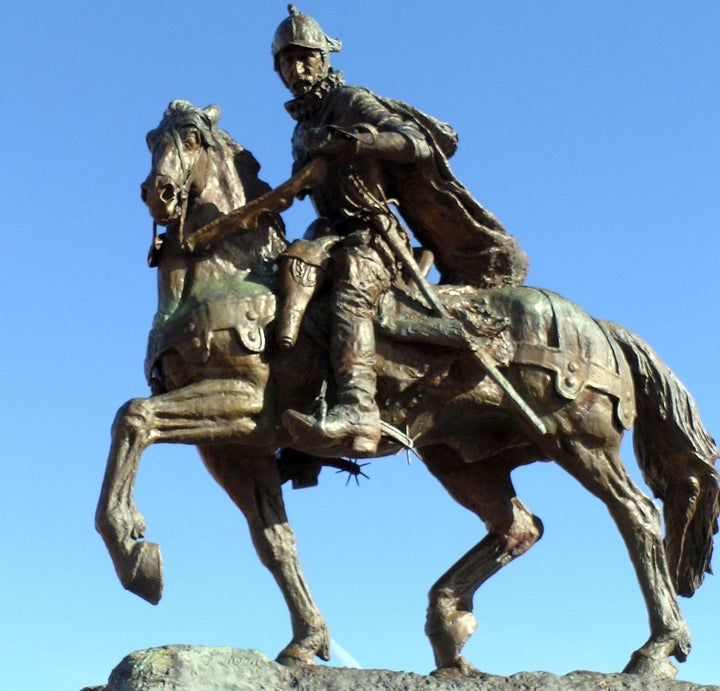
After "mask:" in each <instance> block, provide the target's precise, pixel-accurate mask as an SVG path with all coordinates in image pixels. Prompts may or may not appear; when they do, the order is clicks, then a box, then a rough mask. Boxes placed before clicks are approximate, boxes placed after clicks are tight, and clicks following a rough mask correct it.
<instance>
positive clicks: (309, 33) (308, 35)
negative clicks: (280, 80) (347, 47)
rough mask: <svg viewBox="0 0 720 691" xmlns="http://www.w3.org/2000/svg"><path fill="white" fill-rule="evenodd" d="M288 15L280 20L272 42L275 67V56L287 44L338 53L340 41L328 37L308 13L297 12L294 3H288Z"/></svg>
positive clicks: (325, 52) (340, 45)
mask: <svg viewBox="0 0 720 691" xmlns="http://www.w3.org/2000/svg"><path fill="white" fill-rule="evenodd" d="M288 12H289V14H290V16H289V17H287V18H286V19H284V20H283V21H282V22H280V26H278V28H277V31H275V38H273V42H272V56H273V59H274V60H275V67H276V68H277V56H278V54H279V53H280V52H281V51H283V50H285V48H287V47H288V46H300V47H301V48H309V49H311V50H319V51H321V52H322V53H323V54H327V53H339V52H340V48H342V42H341V41H338V40H337V39H335V38H330V37H329V36H328V35H327V34H326V33H325V32H324V31H323V30H322V28H321V27H320V24H318V23H317V22H316V21H315V20H314V19H313V18H312V17H311V16H310V15H307V14H302V13H301V12H298V10H297V8H296V7H295V5H293V4H290V5H288Z"/></svg>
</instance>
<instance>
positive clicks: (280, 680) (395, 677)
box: [82, 645, 720, 691]
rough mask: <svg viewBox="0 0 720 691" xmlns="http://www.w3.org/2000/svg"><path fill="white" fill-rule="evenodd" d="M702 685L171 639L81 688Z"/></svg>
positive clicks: (198, 690)
mask: <svg viewBox="0 0 720 691" xmlns="http://www.w3.org/2000/svg"><path fill="white" fill-rule="evenodd" d="M541 689H542V690H546V689H547V690H548V691H564V690H566V689H567V690H572V691H595V690H596V689H603V691H620V690H622V691H700V689H706V690H707V689H714V690H716V691H720V686H701V685H698V684H691V683H689V682H683V681H673V680H667V679H653V678H648V677H639V676H635V675H629V674H600V673H597V672H571V673H570V674H566V675H563V676H559V675H555V674H549V673H547V672H521V673H519V674H513V675H512V676H510V677H498V676H492V675H485V676H483V677H480V678H477V679H450V678H444V677H439V676H437V677H436V676H423V675H421V674H411V673H407V672H391V671H388V670H372V669H368V670H365V669H347V668H338V667H322V666H318V667H298V668H288V667H283V666H281V665H278V664H277V663H275V662H272V661H271V660H269V659H268V658H267V657H266V656H265V655H263V654H262V653H260V652H258V651H256V650H238V649H235V648H206V647H199V646H189V645H169V646H163V647H161V648H150V649H148V650H140V651H138V652H135V653H132V654H130V655H128V656H127V657H125V658H124V659H123V660H122V661H121V662H120V664H119V665H118V666H117V667H116V668H115V669H114V670H113V671H112V673H111V674H110V678H109V680H108V683H107V684H105V685H104V686H88V687H86V688H85V689H83V690H82V691H300V690H301V691H375V690H377V691H535V690H541Z"/></svg>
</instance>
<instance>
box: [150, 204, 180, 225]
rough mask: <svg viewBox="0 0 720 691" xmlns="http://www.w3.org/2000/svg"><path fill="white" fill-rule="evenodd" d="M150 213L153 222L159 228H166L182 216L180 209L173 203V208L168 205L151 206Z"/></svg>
mask: <svg viewBox="0 0 720 691" xmlns="http://www.w3.org/2000/svg"><path fill="white" fill-rule="evenodd" d="M148 211H149V212H150V216H151V217H152V219H153V221H155V223H157V224H158V225H159V226H166V225H168V223H171V222H172V221H174V220H176V219H177V218H178V217H179V215H180V207H179V206H178V205H177V204H175V203H174V202H173V204H172V206H169V205H167V204H158V205H154V206H153V205H150V204H148Z"/></svg>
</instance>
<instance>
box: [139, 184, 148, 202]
mask: <svg viewBox="0 0 720 691" xmlns="http://www.w3.org/2000/svg"><path fill="white" fill-rule="evenodd" d="M147 196H148V195H147V188H146V187H145V185H140V199H142V200H143V202H147Z"/></svg>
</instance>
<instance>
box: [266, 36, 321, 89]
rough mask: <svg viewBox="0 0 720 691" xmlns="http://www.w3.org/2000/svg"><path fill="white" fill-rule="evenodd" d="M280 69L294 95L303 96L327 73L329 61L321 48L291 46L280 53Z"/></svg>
mask: <svg viewBox="0 0 720 691" xmlns="http://www.w3.org/2000/svg"><path fill="white" fill-rule="evenodd" d="M278 70H279V71H280V75H281V76H282V78H283V81H284V82H285V84H286V86H287V87H288V89H290V91H291V92H292V94H293V96H302V94H305V93H307V92H308V91H310V89H312V87H313V86H315V84H316V83H317V82H318V81H319V80H320V79H322V78H323V77H325V76H326V75H327V61H326V60H325V59H324V56H323V54H322V52H321V51H319V50H312V49H310V48H302V47H300V46H289V47H288V48H286V49H285V50H283V51H282V53H280V54H279V55H278Z"/></svg>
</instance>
